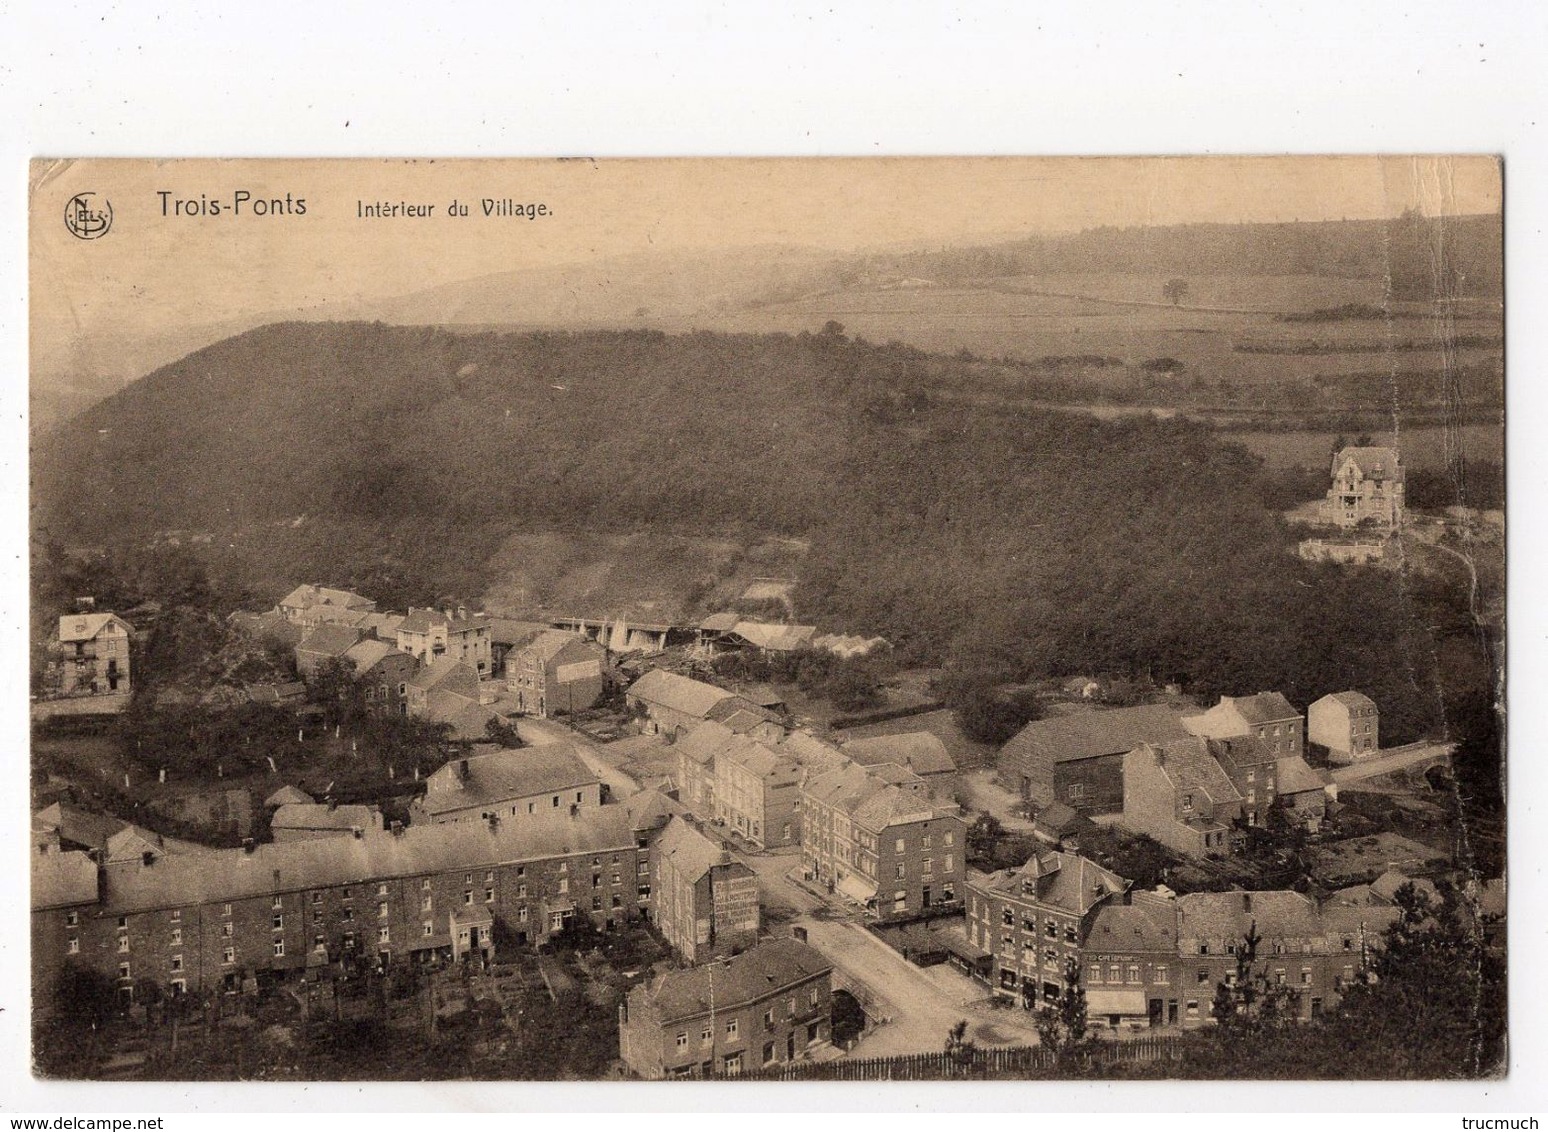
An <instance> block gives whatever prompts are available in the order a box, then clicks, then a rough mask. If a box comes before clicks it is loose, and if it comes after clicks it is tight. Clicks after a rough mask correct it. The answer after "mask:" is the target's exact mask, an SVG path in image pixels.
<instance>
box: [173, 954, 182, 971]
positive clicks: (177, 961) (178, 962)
mask: <svg viewBox="0 0 1548 1132" xmlns="http://www.w3.org/2000/svg"><path fill="white" fill-rule="evenodd" d="M172 969H173V970H174V971H181V970H182V969H183V957H182V956H181V955H174V956H172Z"/></svg>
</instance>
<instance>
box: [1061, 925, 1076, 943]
mask: <svg viewBox="0 0 1548 1132" xmlns="http://www.w3.org/2000/svg"><path fill="white" fill-rule="evenodd" d="M1064 942H1065V943H1077V942H1079V939H1078V937H1077V936H1076V934H1075V929H1074V928H1072V927H1070V926H1069V925H1067V924H1066V925H1065V928H1064Z"/></svg>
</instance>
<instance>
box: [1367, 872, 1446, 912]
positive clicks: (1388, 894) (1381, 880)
mask: <svg viewBox="0 0 1548 1132" xmlns="http://www.w3.org/2000/svg"><path fill="white" fill-rule="evenodd" d="M1405 884H1412V885H1413V886H1414V887H1415V888H1417V889H1418V890H1419V891H1420V892H1422V893H1424V894H1425V895H1426V896H1428V897H1430V899H1432V900H1435V899H1439V897H1440V893H1439V891H1438V890H1437V889H1436V887H1435V882H1434V881H1432V880H1426V879H1425V878H1424V877H1411V876H1409V875H1408V874H1406V873H1404V872H1401V871H1399V870H1398V869H1388V870H1387V871H1386V872H1384V873H1382V874H1381V876H1379V877H1377V878H1376V879H1375V880H1373V881H1371V891H1372V892H1374V893H1376V895H1378V896H1380V897H1381V898H1382V899H1383V900H1385V901H1386V902H1387V903H1388V904H1391V903H1394V901H1395V899H1396V897H1397V890H1398V889H1400V888H1402V887H1403V886H1404V885H1405Z"/></svg>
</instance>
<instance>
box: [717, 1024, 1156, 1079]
mask: <svg viewBox="0 0 1548 1132" xmlns="http://www.w3.org/2000/svg"><path fill="white" fill-rule="evenodd" d="M1182 1050H1183V1041H1182V1039H1181V1038H1180V1037H1178V1036H1177V1035H1175V1034H1173V1035H1165V1036H1153V1037H1152V1036H1146V1037H1141V1038H1134V1039H1131V1040H1126V1041H1113V1042H1102V1043H1101V1044H1100V1045H1098V1046H1097V1047H1096V1049H1095V1050H1094V1052H1092V1053H1091V1054H1090V1058H1091V1060H1092V1061H1095V1062H1097V1063H1098V1064H1108V1065H1110V1064H1114V1063H1117V1062H1125V1061H1175V1060H1177V1059H1179V1058H1181V1057H1182ZM1054 1066H1055V1058H1054V1055H1053V1054H1052V1053H1051V1052H1050V1051H1049V1050H1048V1049H1046V1048H1045V1047H1043V1046H1006V1047H1004V1048H999V1049H975V1050H973V1051H971V1053H970V1054H965V1055H964V1054H954V1053H947V1052H946V1051H945V1050H940V1051H937V1052H935V1053H911V1054H903V1055H900V1056H898V1057H870V1058H863V1059H859V1060H854V1059H843V1060H838V1061H786V1062H781V1063H780V1064H778V1065H770V1066H766V1067H764V1068H762V1069H757V1070H753V1071H752V1072H748V1073H741V1074H737V1075H736V1077H735V1078H734V1079H736V1080H743V1081H951V1080H966V1079H970V1078H974V1077H1004V1076H1014V1075H1015V1074H1017V1073H1030V1072H1046V1071H1047V1070H1050V1069H1052V1068H1054ZM719 1076H720V1077H721V1079H730V1078H726V1077H725V1076H724V1075H719Z"/></svg>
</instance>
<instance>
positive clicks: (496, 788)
mask: <svg viewBox="0 0 1548 1132" xmlns="http://www.w3.org/2000/svg"><path fill="white" fill-rule="evenodd" d="M464 765H466V767H467V773H466V775H465V776H464V774H463V772H462V768H463V766H464ZM598 781H600V779H599V778H598V777H597V774H596V772H595V771H593V770H592V769H591V768H590V767H589V766H587V765H586V763H585V761H584V760H583V759H582V758H581V757H580V755H579V754H578V753H577V745H576V744H574V743H549V744H547V745H545V746H542V747H522V748H520V749H519V750H501V751H494V752H491V753H490V754H487V755H474V756H472V757H471V758H467V759H453V760H452V761H451V762H449V763H447V764H446V765H445V766H443V767H441V768H440V769H439V770H437V771H436V772H435V773H434V774H432V775H431V776H430V779H429V782H428V783H427V784H426V786H425V796H424V798H423V799H422V800H421V803H420V805H421V808H422V809H423V810H425V812H427V813H430V814H441V813H446V812H448V811H451V810H463V809H468V808H469V807H473V806H486V805H491V804H497V803H500V802H504V801H509V800H511V799H513V798H527V797H531V796H532V795H534V794H548V793H552V792H555V791H559V790H567V789H569V788H571V787H574V786H588V785H592V784H594V783H596V782H598Z"/></svg>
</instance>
